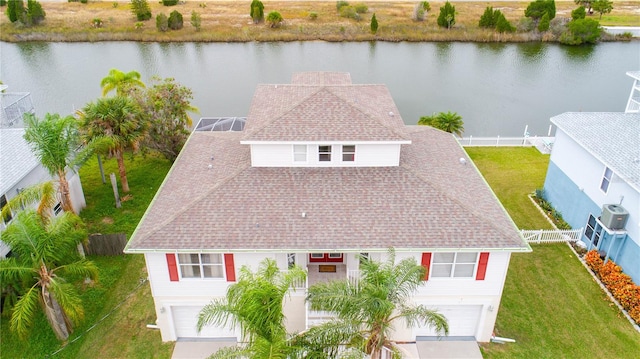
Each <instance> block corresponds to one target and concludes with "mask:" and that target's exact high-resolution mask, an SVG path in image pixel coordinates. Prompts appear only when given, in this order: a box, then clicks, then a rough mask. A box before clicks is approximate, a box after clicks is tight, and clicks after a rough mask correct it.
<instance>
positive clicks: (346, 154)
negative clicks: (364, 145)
mask: <svg viewBox="0 0 640 359" xmlns="http://www.w3.org/2000/svg"><path fill="white" fill-rule="evenodd" d="M355 160H356V146H355V145H343V146H342V162H353V161H355Z"/></svg>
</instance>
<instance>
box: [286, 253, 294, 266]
mask: <svg viewBox="0 0 640 359" xmlns="http://www.w3.org/2000/svg"><path fill="white" fill-rule="evenodd" d="M295 265H296V254H295V253H287V267H288V268H289V269H291V268H293V267H294V266H295Z"/></svg>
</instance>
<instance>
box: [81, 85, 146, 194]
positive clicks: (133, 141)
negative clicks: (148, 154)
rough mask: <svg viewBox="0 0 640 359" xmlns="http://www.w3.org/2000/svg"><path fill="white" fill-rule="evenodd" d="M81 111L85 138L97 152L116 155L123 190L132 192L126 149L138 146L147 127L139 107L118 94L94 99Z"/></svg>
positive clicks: (135, 148)
mask: <svg viewBox="0 0 640 359" xmlns="http://www.w3.org/2000/svg"><path fill="white" fill-rule="evenodd" d="M78 114H79V115H80V121H81V125H80V128H81V131H82V135H83V137H84V138H85V139H86V140H87V141H88V142H93V144H94V147H95V148H96V151H98V152H106V153H107V154H109V155H110V156H114V157H115V158H116V160H117V161H118V171H119V173H120V181H121V182H122V190H123V191H124V192H129V182H128V181H127V171H126V168H125V166H124V152H125V150H126V149H129V148H131V149H133V150H134V151H136V150H137V149H138V145H139V143H140V141H141V140H142V139H143V138H144V137H145V134H146V130H147V127H148V124H147V122H146V121H144V120H143V119H142V116H141V115H140V108H139V107H138V105H137V104H136V103H135V102H133V101H132V100H131V99H129V98H127V97H122V96H115V97H105V98H100V99H98V100H97V101H96V102H91V103H89V104H87V105H86V106H85V107H84V108H83V109H82V110H81V111H79V112H78Z"/></svg>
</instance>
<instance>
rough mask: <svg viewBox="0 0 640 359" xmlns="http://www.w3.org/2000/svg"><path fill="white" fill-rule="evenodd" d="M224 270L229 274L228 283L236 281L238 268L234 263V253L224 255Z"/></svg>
mask: <svg viewBox="0 0 640 359" xmlns="http://www.w3.org/2000/svg"><path fill="white" fill-rule="evenodd" d="M224 269H225V272H226V273H227V282H235V281H236V267H235V265H234V263H233V253H225V254H224Z"/></svg>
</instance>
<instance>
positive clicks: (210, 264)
mask: <svg viewBox="0 0 640 359" xmlns="http://www.w3.org/2000/svg"><path fill="white" fill-rule="evenodd" d="M180 254H187V255H191V254H197V255H198V263H184V264H181V263H180ZM203 254H208V255H210V254H218V255H219V256H220V263H205V264H203V263H202V255H203ZM195 265H198V267H199V268H200V276H199V277H196V276H193V277H185V276H183V275H182V266H195ZM176 266H177V267H178V278H179V280H180V281H182V280H185V281H189V280H207V281H208V280H214V281H218V280H226V279H227V275H226V274H227V271H226V263H225V261H224V254H223V253H176ZM204 266H209V267H220V268H222V275H221V276H220V277H205V276H204Z"/></svg>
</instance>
